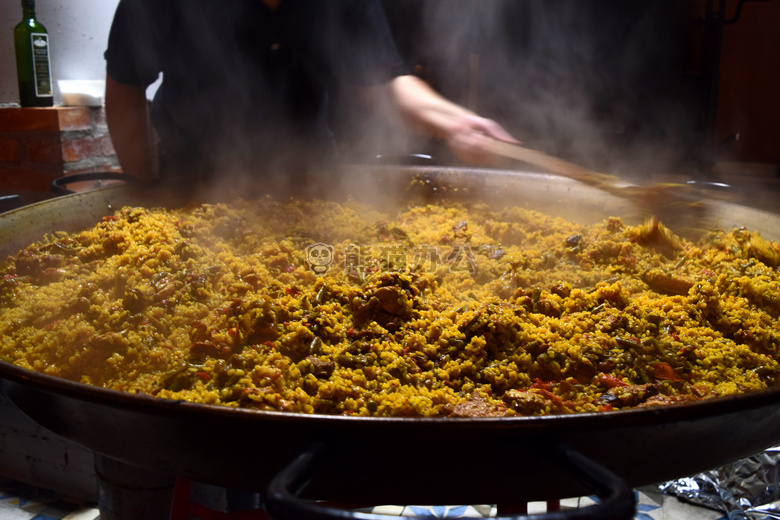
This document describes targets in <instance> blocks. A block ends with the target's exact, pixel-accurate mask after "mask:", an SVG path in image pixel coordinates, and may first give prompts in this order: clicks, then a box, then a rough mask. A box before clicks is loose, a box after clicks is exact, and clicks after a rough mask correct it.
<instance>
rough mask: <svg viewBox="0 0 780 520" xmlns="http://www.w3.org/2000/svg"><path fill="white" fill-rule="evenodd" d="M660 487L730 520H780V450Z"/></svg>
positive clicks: (779, 447)
mask: <svg viewBox="0 0 780 520" xmlns="http://www.w3.org/2000/svg"><path fill="white" fill-rule="evenodd" d="M659 487H660V489H661V491H663V492H665V493H669V494H672V495H676V496H677V497H679V498H681V499H683V500H686V501H688V502H691V503H693V504H696V505H700V506H704V507H708V508H711V509H716V510H719V511H723V512H724V513H726V514H727V515H728V518H729V520H765V519H778V520H780V446H775V447H773V448H770V449H768V450H766V451H763V452H761V453H758V454H756V455H753V456H752V457H748V458H746V459H742V460H739V461H737V462H733V463H731V464H726V465H725V466H721V467H720V468H717V469H713V470H710V471H706V472H704V473H700V474H698V475H694V476H692V477H686V478H681V479H677V480H671V481H669V482H665V483H663V484H661V485H660V486H659Z"/></svg>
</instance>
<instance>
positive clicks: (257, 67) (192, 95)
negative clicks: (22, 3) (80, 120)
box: [105, 0, 513, 179]
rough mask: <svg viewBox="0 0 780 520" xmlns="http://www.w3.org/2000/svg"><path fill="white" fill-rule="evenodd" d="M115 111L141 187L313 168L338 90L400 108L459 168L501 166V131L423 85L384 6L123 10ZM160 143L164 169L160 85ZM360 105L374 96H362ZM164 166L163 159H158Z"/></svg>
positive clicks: (118, 23) (294, 2)
mask: <svg viewBox="0 0 780 520" xmlns="http://www.w3.org/2000/svg"><path fill="white" fill-rule="evenodd" d="M105 58H106V62H107V82H106V112H107V122H108V126H109V130H110V133H111V137H112V140H113V143H114V147H115V149H116V152H117V156H118V158H119V161H120V164H121V165H122V168H123V170H124V171H125V172H126V173H128V174H130V175H133V176H135V177H138V178H140V179H151V178H153V177H155V176H157V175H158V172H157V171H155V164H156V163H158V164H159V175H160V176H162V177H168V176H176V175H181V176H187V177H190V176H206V177H210V176H213V175H215V174H220V175H221V174H223V173H224V172H227V171H241V172H246V173H259V174H268V172H274V171H284V172H290V171H298V170H306V169H307V168H312V167H314V166H317V165H321V164H322V163H323V162H327V161H329V160H330V159H331V158H332V157H333V156H334V150H335V139H334V136H333V134H332V132H331V129H330V127H329V125H328V123H329V121H328V117H329V114H328V106H329V94H331V88H332V87H333V86H334V85H338V84H342V85H353V86H356V87H359V92H360V93H361V94H362V95H363V96H364V97H366V98H369V99H373V100H376V99H380V100H384V102H389V103H390V104H391V106H393V107H394V108H395V109H396V110H397V112H398V113H399V114H400V115H401V118H402V120H403V121H404V122H405V123H406V124H407V125H408V126H409V127H410V128H412V129H414V130H416V131H421V132H423V133H425V134H427V135H430V136H433V137H435V138H439V139H441V140H443V141H444V142H445V143H446V144H447V146H448V147H449V149H450V150H451V151H452V152H453V153H454V154H455V155H456V156H457V157H458V158H460V159H462V160H465V161H467V162H471V163H477V162H483V161H486V160H488V159H489V158H490V157H491V156H490V153H489V151H488V150H487V149H486V148H485V146H484V137H485V136H488V137H492V138H496V139H502V140H510V141H511V140H513V139H512V137H511V136H510V135H509V134H508V133H507V131H506V130H505V129H504V128H503V127H502V126H501V125H499V124H498V123H496V122H495V121H493V120H490V119H486V118H483V117H480V116H479V115H477V114H475V113H473V112H471V111H469V110H467V109H466V108H464V107H462V106H459V105H457V104H455V103H452V102H450V101H448V100H446V99H445V98H443V97H442V96H440V95H439V94H438V93H436V92H435V91H434V90H433V89H431V88H430V87H429V86H428V85H427V84H426V83H425V82H423V81H422V80H420V79H419V78H417V77H415V76H413V75H411V74H410V73H409V71H408V70H407V68H406V66H405V65H404V63H403V61H402V60H401V58H400V57H399V55H398V52H397V50H396V48H395V45H394V42H393V40H392V37H391V35H390V32H389V29H388V25H387V21H386V20H385V18H384V14H383V11H382V8H381V6H380V4H379V3H378V2H377V1H363V0H342V1H335V2H331V1H329V2H321V1H319V0H231V1H229V2H213V1H212V0H170V1H166V2H159V1H157V0H121V1H120V2H119V5H118V7H117V10H116V13H115V17H114V21H113V24H112V27H111V31H110V35H109V40H108V48H107V50H106V52H105ZM161 74H162V82H161V85H160V87H159V88H158V90H157V92H156V94H155V96H154V100H153V102H152V105H151V125H153V127H154V129H155V130H156V132H157V135H158V137H159V155H158V157H157V158H155V157H153V152H152V147H151V146H150V138H149V136H150V126H151V125H150V123H149V121H148V116H147V101H146V90H147V87H148V86H149V85H150V84H152V83H154V82H155V81H156V80H157V79H158V77H159V76H160V75H161ZM363 96H361V97H363ZM155 159H158V161H156V160H155Z"/></svg>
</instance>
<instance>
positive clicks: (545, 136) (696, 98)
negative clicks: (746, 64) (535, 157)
mask: <svg viewBox="0 0 780 520" xmlns="http://www.w3.org/2000/svg"><path fill="white" fill-rule="evenodd" d="M736 3H737V0H734V1H733V2H732V1H731V0H729V2H726V1H725V0H724V4H728V5H727V6H726V8H725V9H724V11H723V13H719V12H718V8H719V7H721V6H720V4H719V2H713V1H710V0H634V1H631V2H626V1H625V0H545V1H544V2H532V1H518V0H385V1H384V2H383V5H384V7H385V11H386V13H387V16H388V20H389V22H390V25H391V30H392V32H393V34H394V36H395V39H396V43H397V45H398V48H399V51H400V52H401V54H402V56H403V58H404V59H405V60H406V62H407V63H408V64H409V66H410V68H411V69H412V70H414V71H415V73H417V74H419V75H420V76H422V77H423V78H424V79H426V80H427V81H428V82H430V83H431V84H432V85H433V86H434V87H435V88H437V89H438V90H439V91H440V92H442V93H443V94H444V95H445V96H447V97H448V98H450V99H453V100H455V101H457V102H459V103H461V104H463V105H465V106H468V107H470V108H472V109H474V110H475V111H477V112H478V113H480V114H482V115H485V116H488V117H491V118H494V119H496V120H497V121H499V122H500V123H502V124H503V125H505V126H506V127H507V128H508V129H509V130H510V132H511V133H512V134H513V135H515V136H516V137H518V138H519V139H521V140H522V141H523V142H524V143H525V144H526V145H528V146H530V147H534V148H539V149H542V150H544V151H546V152H548V153H551V154H554V155H558V156H561V157H564V158H567V159H569V160H572V161H576V162H580V163H582V164H585V165H587V166H590V167H593V168H596V169H600V170H603V171H611V172H615V173H620V174H622V175H625V176H629V177H631V176H632V175H633V176H642V175H645V174H646V173H647V172H652V171H658V170H663V171H671V170H674V169H681V168H683V169H685V170H686V171H689V172H690V171H694V172H696V173H697V174H698V175H708V174H709V172H710V171H711V169H712V167H713V164H714V162H715V161H716V160H718V159H722V158H724V157H725V158H729V157H732V156H734V154H735V153H736V155H737V156H740V155H741V157H739V158H741V159H743V160H757V161H766V162H769V161H772V160H774V158H773V157H772V156H771V155H772V154H771V152H770V153H769V154H767V153H763V154H762V153H761V151H760V150H758V153H755V151H754V152H753V153H752V154H751V151H750V150H745V149H744V148H745V147H744V146H743V145H741V144H739V143H735V137H736V134H737V132H742V133H743V135H744V132H745V131H746V130H747V131H748V134H749V133H750V131H751V130H752V128H747V127H750V126H751V124H753V123H750V124H747V125H746V124H745V121H744V118H743V121H742V124H737V125H735V124H733V123H730V122H727V125H726V126H725V127H724V125H722V124H721V125H720V126H719V124H718V123H719V121H718V117H717V115H718V110H719V105H718V103H719V101H720V102H721V104H722V102H723V95H722V92H720V88H719V87H720V85H721V83H722V81H721V69H722V68H723V67H721V62H722V61H725V60H722V59H721V58H722V57H723V56H725V57H726V58H729V57H731V56H732V54H729V52H731V50H732V48H733V42H732V44H731V45H730V43H729V42H730V41H729V39H728V36H729V34H730V33H729V31H732V32H733V31H734V30H735V29H734V28H736V27H737V26H738V25H739V24H746V23H747V24H749V23H751V20H750V19H748V18H749V17H748V16H747V15H748V13H750V12H751V11H752V12H753V18H752V20H753V24H754V25H755V20H756V18H755V13H756V12H757V13H758V15H759V17H760V16H761V13H762V9H763V10H764V11H766V8H767V6H769V5H771V4H777V2H774V1H772V0H768V1H767V0H763V1H752V2H748V3H746V5H745V7H744V16H743V19H740V20H737V21H736V22H735V23H733V24H726V25H722V23H723V21H724V20H727V19H728V18H732V17H733V16H734V14H735V13H736V5H735V4H736ZM776 7H777V6H774V8H776ZM746 19H747V21H746ZM753 32H755V31H753ZM724 34H725V36H726V39H725V44H724V45H723V47H721V41H720V38H721V36H722V35H724ZM779 43H780V42H779ZM778 49H780V47H778ZM754 54H755V53H754ZM729 59H734V58H733V57H731V58H729ZM727 70H728V69H727ZM733 98H734V96H733V95H732V96H731V102H732V104H734V103H743V102H749V100H744V99H733ZM773 109H774V108H772V109H770V110H769V112H772V110H773ZM720 111H721V112H724V111H725V112H728V107H727V108H726V109H724V107H723V106H721V107H720ZM338 113H339V114H340V116H339V117H340V118H342V119H344V120H350V121H351V125H345V126H346V127H349V126H353V127H356V128H360V126H361V124H363V125H365V124H366V123H365V122H364V121H363V120H362V118H363V117H364V114H362V113H361V112H360V111H359V110H358V109H355V108H353V107H351V108H350V109H349V110H340V111H339V112H338ZM372 125H373V123H372ZM728 125H731V127H729V126H728ZM380 126H381V122H380ZM740 127H742V128H740ZM364 128H365V126H364ZM724 128H725V129H724ZM770 131H771V130H770ZM341 135H342V137H343V140H344V141H345V142H346V143H347V144H348V145H349V146H348V148H349V149H350V153H354V154H357V155H361V154H362V155H364V156H371V155H372V154H373V153H374V152H379V153H394V152H399V151H400V152H403V151H413V152H425V153H431V154H434V155H436V156H437V158H439V159H440V160H442V161H443V162H452V161H453V158H452V157H451V156H449V154H448V152H447V151H446V150H445V149H443V148H442V147H441V146H440V145H439V144H438V143H435V142H432V141H429V140H425V139H420V138H415V137H412V138H407V139H406V140H404V139H393V138H390V137H389V136H395V135H397V134H396V133H393V131H386V132H383V131H379V132H378V133H377V132H371V131H363V130H359V131H355V132H352V133H351V135H350V134H349V133H345V134H341ZM376 136H378V137H376ZM753 137H754V139H755V136H753ZM740 146H741V147H742V148H740ZM735 149H736V152H735V151H734V150H735ZM779 158H780V157H779ZM778 162H780V161H778Z"/></svg>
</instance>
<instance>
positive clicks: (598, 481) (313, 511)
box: [266, 442, 636, 520]
mask: <svg viewBox="0 0 780 520" xmlns="http://www.w3.org/2000/svg"><path fill="white" fill-rule="evenodd" d="M552 447H553V453H552V454H551V456H552V457H553V458H554V459H555V460H556V461H557V462H559V463H560V464H561V465H562V467H563V468H564V469H565V470H566V471H568V472H569V473H570V475H571V476H573V477H574V478H576V479H577V480H578V481H579V482H580V483H581V484H582V485H584V486H585V487H587V488H588V489H590V490H591V491H593V492H594V493H595V494H596V496H598V497H599V498H600V499H601V501H600V502H597V503H595V504H594V505H592V506H588V507H584V508H581V509H573V510H569V511H554V512H548V513H544V514H539V515H533V516H499V517H495V518H496V519H497V520H509V519H511V520H584V519H586V518H599V519H602V520H630V519H632V518H633V517H634V513H635V506H636V500H635V498H634V493H633V492H632V491H631V489H630V488H629V487H628V486H627V485H626V483H625V482H624V481H623V479H621V478H620V477H619V476H617V475H615V474H614V473H612V472H611V471H609V470H608V469H607V468H605V467H604V466H602V465H600V464H598V463H596V462H594V461H593V460H591V459H589V458H587V457H585V456H584V455H582V454H581V453H579V452H578V451H575V450H573V449H572V448H571V447H569V446H568V445H566V444H564V443H562V442H557V443H553V444H552ZM325 449H326V448H325V445H324V444H323V443H314V444H312V445H311V446H310V447H309V448H308V449H307V450H306V451H304V452H303V453H302V454H300V455H299V456H298V458H296V459H295V460H294V461H293V462H292V463H290V464H289V465H288V466H287V467H286V468H284V469H283V470H282V471H281V472H279V473H278V474H277V475H276V477H274V479H273V480H272V481H271V484H270V485H269V486H268V492H267V494H266V510H267V511H268V513H269V514H270V515H271V517H272V518H274V520H298V519H300V518H310V519H313V520H334V519H352V520H389V519H392V518H399V519H401V518H403V519H404V520H406V519H409V518H416V517H408V516H404V517H393V516H388V515H378V514H372V513H362V512H357V511H346V510H343V509H337V508H333V507H328V506H325V505H322V504H319V503H317V502H313V501H310V500H305V499H302V498H300V497H299V496H298V493H299V492H300V491H301V490H302V489H303V488H304V486H305V485H306V484H307V483H308V482H309V480H310V479H311V476H312V474H313V472H314V469H315V467H316V466H317V463H318V461H319V460H320V459H321V456H322V453H323V452H324V451H325Z"/></svg>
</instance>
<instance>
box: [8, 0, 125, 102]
mask: <svg viewBox="0 0 780 520" xmlns="http://www.w3.org/2000/svg"><path fill="white" fill-rule="evenodd" d="M118 3H119V0H36V2H35V11H36V15H37V17H38V20H39V21H40V22H41V23H42V24H43V25H44V27H46V30H47V31H48V32H49V39H50V42H51V44H50V45H51V61H52V76H53V79H54V82H55V86H56V82H57V80H58V79H105V61H104V60H103V51H105V49H106V42H107V41H108V30H109V28H110V27H111V20H112V19H113V17H114V10H115V9H116V6H117V4H118ZM21 19H22V7H21V1H20V0H0V104H10V103H18V101H19V94H18V87H17V85H16V60H15V57H14V41H13V28H14V26H15V25H16V24H17V23H19V21H20V20H21ZM54 95H55V97H54V101H55V103H58V102H60V101H61V98H60V95H59V92H57V91H56V90H55V93H54Z"/></svg>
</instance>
